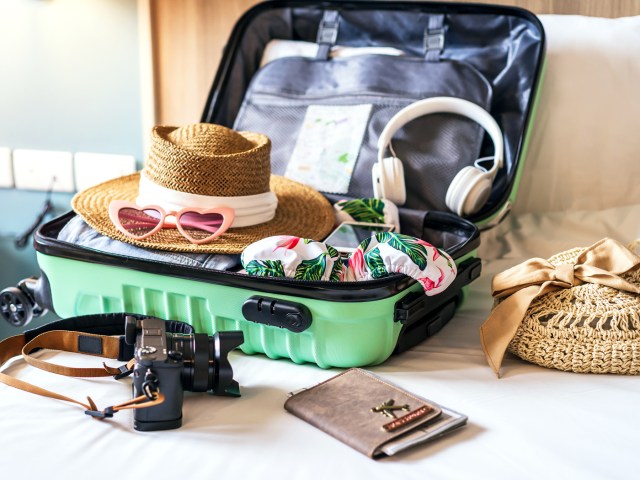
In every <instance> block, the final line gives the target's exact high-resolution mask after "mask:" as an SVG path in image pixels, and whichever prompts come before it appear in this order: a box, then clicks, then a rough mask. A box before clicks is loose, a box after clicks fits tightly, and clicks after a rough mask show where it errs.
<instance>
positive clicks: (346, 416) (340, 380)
mask: <svg viewBox="0 0 640 480" xmlns="http://www.w3.org/2000/svg"><path fill="white" fill-rule="evenodd" d="M284 408H285V409H286V410H287V411H289V412H290V413H292V414H294V415H296V416H297V417H300V418H301V419H302V420H304V421H306V422H308V423H310V424H311V425H313V426H314V427H316V428H318V429H320V430H322V431H324V432H325V433H328V434H329V435H331V436H332V437H334V438H336V439H338V440H340V441H341V442H344V443H346V444H347V445H349V446H350V447H352V448H355V449H356V450H358V451H359V452H361V453H364V454H365V455H367V456H369V457H371V458H375V457H377V456H378V455H381V454H382V453H383V451H382V447H383V446H384V445H385V444H386V443H388V442H390V441H392V440H394V439H396V438H398V437H400V436H402V435H404V434H406V433H407V432H410V431H412V430H414V429H416V428H417V427H421V426H423V425H424V424H426V423H427V422H429V421H430V420H432V419H434V418H435V417H437V416H438V415H440V414H441V413H442V410H441V409H440V407H439V406H438V405H436V404H433V403H429V402H426V401H425V400H424V399H421V398H418V397H416V396H414V395H412V394H410V393H409V392H407V391H405V390H403V389H401V388H399V387H397V386H394V385H391V384H389V383H387V382H385V381H384V380H382V379H380V378H379V377H377V376H375V375H373V374H372V373H369V372H367V371H365V370H362V369H359V368H351V369H349V370H346V371H345V372H343V373H341V374H339V375H336V376H335V377H331V378H330V379H329V380H326V381H325V382H323V383H320V384H318V385H315V386H313V387H311V388H308V389H305V390H303V391H301V392H299V393H295V394H292V395H291V397H289V399H288V400H287V401H286V402H285V404H284Z"/></svg>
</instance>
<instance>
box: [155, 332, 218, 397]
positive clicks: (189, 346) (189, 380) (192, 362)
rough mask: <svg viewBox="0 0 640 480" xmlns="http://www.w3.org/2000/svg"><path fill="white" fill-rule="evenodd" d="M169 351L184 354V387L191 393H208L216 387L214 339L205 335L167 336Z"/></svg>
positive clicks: (173, 334) (182, 377)
mask: <svg viewBox="0 0 640 480" xmlns="http://www.w3.org/2000/svg"><path fill="white" fill-rule="evenodd" d="M167 350H173V351H175V352H179V353H180V354H182V360H183V361H184V365H183V368H182V375H181V379H182V386H183V388H184V389H185V390H188V391H191V392H206V391H207V390H212V389H213V387H214V382H215V377H216V372H215V365H214V359H215V345H214V339H213V337H210V336H208V335H207V334H205V333H194V334H191V335H184V334H179V333H168V334H167Z"/></svg>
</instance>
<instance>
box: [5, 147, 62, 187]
mask: <svg viewBox="0 0 640 480" xmlns="http://www.w3.org/2000/svg"><path fill="white" fill-rule="evenodd" d="M13 180H14V182H15V186H16V188H21V189H24V190H49V189H52V190H53V191H54V192H73V190H74V188H73V155H72V154H71V152H58V151H48V150H22V149H16V150H14V151H13Z"/></svg>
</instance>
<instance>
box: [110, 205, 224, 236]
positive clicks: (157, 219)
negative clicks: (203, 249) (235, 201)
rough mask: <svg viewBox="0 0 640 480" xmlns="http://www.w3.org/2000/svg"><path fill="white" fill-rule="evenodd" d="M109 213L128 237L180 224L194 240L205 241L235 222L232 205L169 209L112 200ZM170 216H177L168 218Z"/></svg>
mask: <svg viewBox="0 0 640 480" xmlns="http://www.w3.org/2000/svg"><path fill="white" fill-rule="evenodd" d="M109 217H110V218H111V221H112V222H113V224H114V225H115V227H116V228H117V229H118V230H119V231H120V232H122V233H123V234H125V235H126V236H128V237H131V238H133V239H135V240H143V239H145V238H147V237H150V236H151V235H153V234H154V233H156V232H157V231H158V230H160V229H161V228H177V229H178V231H179V232H180V233H181V234H182V236H183V237H184V238H186V239H187V240H189V241H190V242H191V243H195V244H197V245H201V244H203V243H208V242H211V241H212V240H214V239H215V238H216V237H219V236H220V235H222V234H223V233H224V232H226V231H227V229H228V228H229V227H230V226H231V224H232V223H233V217H234V210H233V208H229V207H214V208H191V207H187V208H183V209H181V210H178V211H170V212H165V211H164V209H163V208H162V207H159V206H158V205H147V206H144V207H141V206H138V205H136V204H135V203H131V202H127V201H123V200H114V201H112V202H111V203H110V204H109ZM168 217H173V219H174V220H173V221H172V220H168V219H167V218H168Z"/></svg>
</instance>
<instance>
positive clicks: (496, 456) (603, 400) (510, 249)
mask: <svg viewBox="0 0 640 480" xmlns="http://www.w3.org/2000/svg"><path fill="white" fill-rule="evenodd" d="M603 236H610V237H613V238H617V239H619V240H621V241H622V242H627V241H631V240H633V239H635V238H639V237H640V205H633V206H627V207H619V208H615V209H609V210H602V211H598V212H571V213H568V214H562V213H547V214H521V215H518V216H515V215H514V216H512V217H510V218H507V219H506V220H505V222H503V224H501V225H500V226H499V227H497V228H496V229H494V230H493V231H490V232H486V233H484V234H483V239H482V246H481V248H480V255H481V257H482V258H483V259H484V260H483V263H484V266H483V267H484V270H483V274H482V276H481V277H480V279H478V280H477V281H476V282H474V283H473V284H472V285H471V286H470V288H469V295H468V297H467V299H466V301H465V303H464V305H463V306H462V307H461V308H460V310H459V311H458V312H457V314H456V315H455V317H454V318H453V319H452V321H451V322H450V323H449V324H448V325H447V326H446V327H445V328H444V329H443V330H442V331H441V332H440V333H439V334H438V335H437V336H435V337H433V338H431V339H429V340H427V341H425V342H423V343H422V344H420V345H419V346H417V347H415V348H413V349H411V350H410V351H408V352H405V353H403V354H402V355H398V356H393V357H391V358H390V359H389V360H388V361H387V362H385V363H384V364H382V365H380V366H376V367H372V368H371V370H372V371H374V372H375V373H376V374H378V375H381V376H383V377H384V378H386V379H388V380H390V381H392V382H395V383H397V384H399V385H401V386H402V387H405V388H407V389H409V390H411V391H414V392H415V393H417V394H420V395H423V396H425V397H427V398H431V399H433V400H435V401H437V402H441V403H442V404H444V405H446V406H449V407H451V408H453V409H455V410H458V411H460V412H463V413H466V414H467V415H468V416H469V423H468V425H467V426H465V427H464V428H462V429H460V430H459V431H456V432H453V433H452V434H450V435H449V436H447V437H444V438H442V439H440V440H438V441H436V442H432V443H430V444H427V445H426V446H422V447H418V448H416V449H413V450H411V451H407V452H404V453H401V454H398V455H397V456H395V457H391V458H385V459H383V460H379V461H374V460H370V459H368V458H367V457H365V456H363V455H361V454H360V453H358V452H356V451H354V450H352V449H351V448H349V447H347V446H345V445H343V444H342V443H340V442H339V441H337V440H334V439H333V438H331V437H330V436H328V435H326V434H324V433H323V432H321V431H319V430H316V429H315V428H313V427H311V426H310V425H308V424H306V423H305V422H303V421H301V420H299V419H298V418H296V417H294V416H292V415H290V414H289V413H287V412H286V411H285V410H284V409H283V404H284V401H285V399H286V393H287V392H289V391H292V390H296V389H298V388H301V387H305V386H309V385H313V384H315V383H318V382H320V381H323V380H325V379H327V378H328V377H330V376H332V375H335V374H336V373H338V372H339V371H340V370H339V369H332V370H322V369H320V368H318V367H316V366H313V365H295V364H293V363H292V362H290V361H288V360H271V359H268V358H266V357H264V356H260V355H259V356H248V355H244V354H241V353H233V354H232V363H233V367H234V370H235V374H236V379H237V380H239V382H240V384H241V389H242V397H241V398H237V399H236V398H234V399H229V398H219V397H211V396H208V395H206V394H189V395H188V396H187V398H186V399H185V403H184V408H183V414H184V425H183V427H182V428H180V429H179V430H173V431H164V432H153V433H140V432H136V431H134V430H133V429H132V426H131V422H132V414H131V413H130V412H126V411H125V412H120V413H118V414H117V415H116V416H115V417H114V419H112V420H109V421H103V422H100V421H96V420H93V419H90V418H88V417H86V416H85V415H84V414H83V413H82V410H81V409H80V408H77V407H75V406H71V405H69V404H66V403H63V402H58V401H54V400H50V399H45V398H41V397H37V396H34V395H29V394H26V393H24V392H22V391H18V390H15V389H11V388H8V387H6V386H4V385H0V471H1V472H2V477H3V478H14V476H17V475H21V476H22V477H23V478H38V477H40V476H46V475H54V476H56V477H57V476H58V475H57V474H64V476H65V478H81V477H82V478H84V477H90V478H93V479H96V480H98V479H107V478H114V477H115V478H145V476H146V475H152V476H153V477H154V478H159V479H175V478H182V477H183V476H186V478H193V479H205V478H224V479H229V478H279V479H325V478H355V479H360V478H367V479H376V478H379V479H385V480H388V479H389V478H397V479H400V478H402V479H412V478H421V479H424V478H428V479H463V478H491V479H493V480H495V479H502V478H504V479H513V478H519V479H528V478H531V479H536V480H538V479H540V478H579V479H605V478H606V479H628V478H634V476H635V475H636V474H634V473H633V472H635V471H636V470H637V460H636V455H635V450H636V445H637V439H638V432H639V431H640V414H638V405H640V383H639V381H638V378H637V377H632V376H615V375H586V374H575V373H566V372H560V371H555V370H548V369H545V368H542V367H538V366H535V365H531V364H528V363H525V362H524V361H521V360H519V359H516V358H515V357H512V356H508V357H507V359H506V361H505V362H504V365H503V372H504V375H503V378H501V379H497V378H496V377H495V375H494V374H493V372H492V371H491V369H490V368H489V367H488V365H487V364H486V362H485V359H484V355H483V354H482V351H481V348H480V344H479V336H478V328H479V326H480V324H481V323H482V322H483V321H484V319H485V318H486V316H487V313H488V312H489V310H490V308H491V304H492V299H491V296H490V293H489V291H490V290H489V289H490V279H491V276H492V275H493V274H495V273H497V272H498V271H501V270H503V269H505V268H508V267H510V266H512V265H514V264H516V263H518V262H520V261H522V260H525V259H527V258H530V257H532V256H543V257H548V256H550V255H552V254H553V253H556V252H558V251H561V250H564V249H567V248H571V247H574V246H581V245H585V246H586V245H590V244H591V243H593V242H595V241H597V240H599V239H600V238H601V237H603ZM43 355H45V356H47V357H55V361H57V362H64V361H66V362H67V363H73V364H78V361H79V360H80V359H83V361H84V357H82V356H79V355H71V354H57V355H56V354H53V353H44V354H43ZM87 360H88V362H89V363H93V364H94V363H95V360H96V359H92V358H88V359H87ZM8 372H10V373H11V374H13V375H16V376H18V377H19V378H22V379H25V380H27V381H30V382H34V383H38V384H40V385H42V386H47V387H49V388H52V389H54V390H56V391H60V392H62V393H65V394H68V395H70V396H73V397H75V398H82V397H83V396H84V395H87V394H90V395H91V396H92V397H93V398H94V400H95V401H96V402H97V404H98V405H99V406H101V407H104V406H107V405H111V404H113V403H117V402H119V401H123V400H126V399H127V398H128V396H129V394H130V388H129V385H128V382H129V381H124V382H121V383H125V384H126V385H122V384H118V383H117V382H115V381H114V380H111V379H101V380H86V379H67V378H63V377H58V376H56V375H52V374H48V373H44V372H41V371H38V370H35V369H32V368H29V367H26V366H25V365H24V364H23V363H22V362H21V361H14V364H12V366H10V367H9V369H8ZM63 472H64V473H63ZM60 478H62V477H60Z"/></svg>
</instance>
